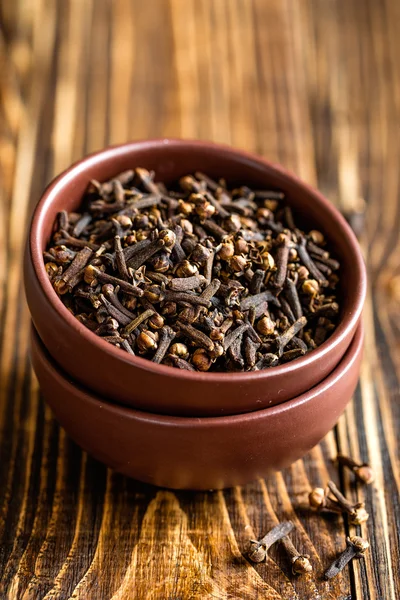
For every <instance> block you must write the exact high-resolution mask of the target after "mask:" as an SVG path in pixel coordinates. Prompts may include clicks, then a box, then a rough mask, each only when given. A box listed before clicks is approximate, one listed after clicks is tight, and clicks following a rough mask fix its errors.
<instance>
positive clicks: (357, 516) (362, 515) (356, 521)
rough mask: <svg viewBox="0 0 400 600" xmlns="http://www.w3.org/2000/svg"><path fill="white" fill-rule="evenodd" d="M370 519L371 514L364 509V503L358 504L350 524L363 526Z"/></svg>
mask: <svg viewBox="0 0 400 600" xmlns="http://www.w3.org/2000/svg"><path fill="white" fill-rule="evenodd" d="M368 519H369V514H368V513H367V511H366V510H365V508H364V503H360V504H356V505H355V506H354V511H353V512H352V514H351V515H350V522H351V523H352V524H353V525H361V523H365V521H368Z"/></svg>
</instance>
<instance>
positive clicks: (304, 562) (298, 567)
mask: <svg viewBox="0 0 400 600" xmlns="http://www.w3.org/2000/svg"><path fill="white" fill-rule="evenodd" d="M309 558H310V557H309V555H308V554H302V555H300V556H297V557H295V558H294V559H293V561H292V572H293V575H301V574H303V573H311V572H312V570H313V568H312V565H311V563H310V560H309Z"/></svg>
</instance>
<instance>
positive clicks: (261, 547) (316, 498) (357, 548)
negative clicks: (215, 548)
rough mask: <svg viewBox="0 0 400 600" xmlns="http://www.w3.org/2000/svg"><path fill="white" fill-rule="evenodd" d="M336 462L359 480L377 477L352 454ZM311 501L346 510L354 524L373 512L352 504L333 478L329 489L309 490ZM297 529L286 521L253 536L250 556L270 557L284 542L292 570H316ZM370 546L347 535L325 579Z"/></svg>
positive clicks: (336, 510)
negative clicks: (294, 537)
mask: <svg viewBox="0 0 400 600" xmlns="http://www.w3.org/2000/svg"><path fill="white" fill-rule="evenodd" d="M335 462H336V463H338V464H339V465H341V466H343V467H346V468H348V469H350V470H351V471H352V472H353V473H354V474H355V476H356V479H357V480H358V481H359V482H362V483H364V484H370V483H372V482H373V481H374V472H373V470H372V468H371V467H370V465H368V464H367V463H358V462H357V461H356V460H354V459H353V458H351V457H350V456H345V455H343V454H338V455H337V457H336V461H335ZM309 503H310V506H311V507H312V508H313V509H317V511H318V512H324V511H327V512H334V513H341V514H346V515H347V516H348V518H349V522H350V523H351V524H352V525H361V524H362V523H365V522H366V521H367V520H368V518H369V515H368V513H367V512H366V510H365V507H364V503H361V502H359V503H356V504H352V503H351V502H350V501H349V500H348V499H347V498H345V496H344V495H343V494H342V493H341V492H340V491H339V489H338V488H337V486H336V485H335V483H334V482H333V481H329V482H328V484H327V486H326V489H325V490H324V489H323V488H314V489H313V490H311V492H310V494H309ZM293 530H294V525H293V523H292V522H291V521H282V522H281V523H278V524H277V525H276V526H275V527H273V528H272V529H271V530H270V531H268V533H266V535H264V536H263V537H262V538H261V539H259V540H250V542H249V546H248V549H247V553H246V554H247V558H248V559H249V560H250V561H251V562H253V563H261V562H264V561H265V560H266V559H267V557H268V551H269V549H270V548H271V546H272V545H273V544H276V543H277V542H280V543H281V545H282V546H283V548H284V550H285V552H286V555H287V556H288V558H289V560H290V564H291V567H292V573H293V574H294V575H305V574H310V573H312V570H313V567H312V565H311V563H310V556H309V555H308V554H302V553H301V552H299V551H298V550H297V549H296V547H295V545H294V544H293V542H292V541H291V539H290V538H289V537H288V536H289V534H290V533H291V532H292V531H293ZM368 548H369V543H368V541H367V540H364V539H363V538H361V537H359V536H351V537H347V538H346V548H345V550H344V551H343V552H341V554H340V555H339V556H338V557H337V558H336V559H335V560H334V561H333V563H332V564H331V565H330V566H329V567H328V568H327V569H326V571H325V573H324V577H325V579H332V578H333V577H336V576H337V575H339V573H340V572H341V571H342V570H343V569H344V568H345V566H346V565H348V564H349V562H350V561H352V560H353V559H355V558H364V554H365V552H366V551H367V550H368Z"/></svg>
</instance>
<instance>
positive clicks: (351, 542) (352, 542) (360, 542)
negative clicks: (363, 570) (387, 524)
mask: <svg viewBox="0 0 400 600" xmlns="http://www.w3.org/2000/svg"><path fill="white" fill-rule="evenodd" d="M346 542H347V545H348V546H352V547H353V548H354V550H355V551H356V552H357V554H360V555H362V554H364V553H365V552H366V551H367V550H368V548H369V542H367V540H364V539H363V538H362V537H360V536H358V535H353V536H352V537H349V538H347V540H346Z"/></svg>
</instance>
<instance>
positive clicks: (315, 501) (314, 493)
mask: <svg viewBox="0 0 400 600" xmlns="http://www.w3.org/2000/svg"><path fill="white" fill-rule="evenodd" d="M308 501H309V503H310V506H312V507H313V508H323V506H324V504H325V490H324V489H323V488H319V487H316V488H314V489H313V490H311V492H310V493H309V494H308Z"/></svg>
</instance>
